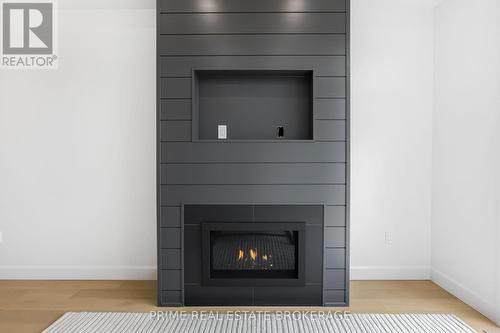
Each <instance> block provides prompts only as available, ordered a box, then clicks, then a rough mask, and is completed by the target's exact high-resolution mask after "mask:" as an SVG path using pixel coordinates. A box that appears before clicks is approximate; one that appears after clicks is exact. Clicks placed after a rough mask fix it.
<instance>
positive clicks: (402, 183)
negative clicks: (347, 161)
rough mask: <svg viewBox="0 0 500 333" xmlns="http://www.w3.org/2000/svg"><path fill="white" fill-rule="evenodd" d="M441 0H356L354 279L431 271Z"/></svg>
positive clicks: (421, 276) (410, 275)
mask: <svg viewBox="0 0 500 333" xmlns="http://www.w3.org/2000/svg"><path fill="white" fill-rule="evenodd" d="M433 3H434V2H432V1H409V0H407V1H401V0H382V1H373V0H353V1H352V18H351V27H352V28H351V29H352V34H351V47H352V50H351V52H352V64H351V70H352V110H351V114H352V125H351V135H352V189H351V190H352V195H351V202H352V209H351V226H352V233H351V265H352V278H353V279H426V278H429V274H430V237H431V236H430V228H431V227H430V220H431V198H430V194H431V171H432V170H431V157H432V154H431V148H432V141H431V140H432V103H433V102H432V94H433V49H434V36H433V6H432V4H433ZM386 233H388V235H387V236H388V241H387V242H386Z"/></svg>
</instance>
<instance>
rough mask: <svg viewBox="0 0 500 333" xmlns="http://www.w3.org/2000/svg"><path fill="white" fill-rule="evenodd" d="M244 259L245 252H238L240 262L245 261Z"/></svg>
mask: <svg viewBox="0 0 500 333" xmlns="http://www.w3.org/2000/svg"><path fill="white" fill-rule="evenodd" d="M244 257H245V252H243V250H242V249H240V250H239V251H238V260H243V258H244Z"/></svg>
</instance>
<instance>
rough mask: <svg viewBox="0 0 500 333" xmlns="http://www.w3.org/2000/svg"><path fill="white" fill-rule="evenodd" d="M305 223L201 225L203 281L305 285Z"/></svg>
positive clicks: (255, 284)
mask: <svg viewBox="0 0 500 333" xmlns="http://www.w3.org/2000/svg"><path fill="white" fill-rule="evenodd" d="M304 242H305V223H301V222H294V223H262V222H261V223H255V222H252V223H245V222H238V223H216V222H207V223H203V224H202V253H203V255H202V284H203V285H207V286H304V284H305V279H304V277H305V272H304V254H305V252H304V248H305V244H304Z"/></svg>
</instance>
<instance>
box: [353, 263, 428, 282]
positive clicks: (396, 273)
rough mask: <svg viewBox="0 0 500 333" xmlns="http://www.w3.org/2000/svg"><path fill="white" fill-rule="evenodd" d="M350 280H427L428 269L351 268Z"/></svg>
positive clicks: (420, 267) (410, 267)
mask: <svg viewBox="0 0 500 333" xmlns="http://www.w3.org/2000/svg"><path fill="white" fill-rule="evenodd" d="M350 275H351V280H429V279H430V268H429V267H424V266H409V267H393V266H353V267H351V269H350Z"/></svg>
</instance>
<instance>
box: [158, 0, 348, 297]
mask: <svg viewBox="0 0 500 333" xmlns="http://www.w3.org/2000/svg"><path fill="white" fill-rule="evenodd" d="M348 7H349V4H348V0H307V1H292V0H273V1H270V0H252V1H248V0H212V1H203V0H159V1H158V32H157V38H158V40H157V43H158V47H157V50H158V205H159V207H158V214H159V216H158V227H159V229H158V241H159V251H158V265H159V274H158V279H159V283H158V286H159V288H158V290H159V291H158V299H159V303H160V304H161V305H182V304H183V258H182V242H183V240H182V237H183V236H182V232H183V225H182V211H181V207H182V204H189V203H196V204H211V203H213V204H231V203H232V204H255V203H258V204H283V203H285V204H307V203H315V204H317V203H323V204H325V205H326V206H325V214H324V216H325V217H324V244H325V252H324V269H325V271H324V276H323V302H324V304H325V305H342V304H345V303H346V302H347V295H348V289H347V285H348V284H347V280H348V274H346V271H347V269H348V252H349V251H348V237H347V235H348V230H349V225H348V222H347V220H348V215H347V214H346V211H347V210H346V207H348V200H347V199H348V197H347V193H348V181H349V180H348V165H349V164H348V162H349V161H348V149H347V147H348V128H347V127H348V119H349V117H348V105H349V103H348V97H349V96H348V95H349V90H348V47H349V39H348V36H349V11H348ZM200 68H210V69H227V68H240V69H260V70H262V69H275V70H276V69H302V70H307V69H314V71H315V72H314V73H315V91H314V96H315V119H314V127H315V135H314V136H315V137H314V139H315V140H314V142H257V141H254V142H213V141H212V142H209V141H207V142H202V141H201V142H192V137H193V135H192V133H191V131H192V124H191V122H192V113H191V103H192V100H191V98H192V91H191V89H192V71H193V69H200Z"/></svg>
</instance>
